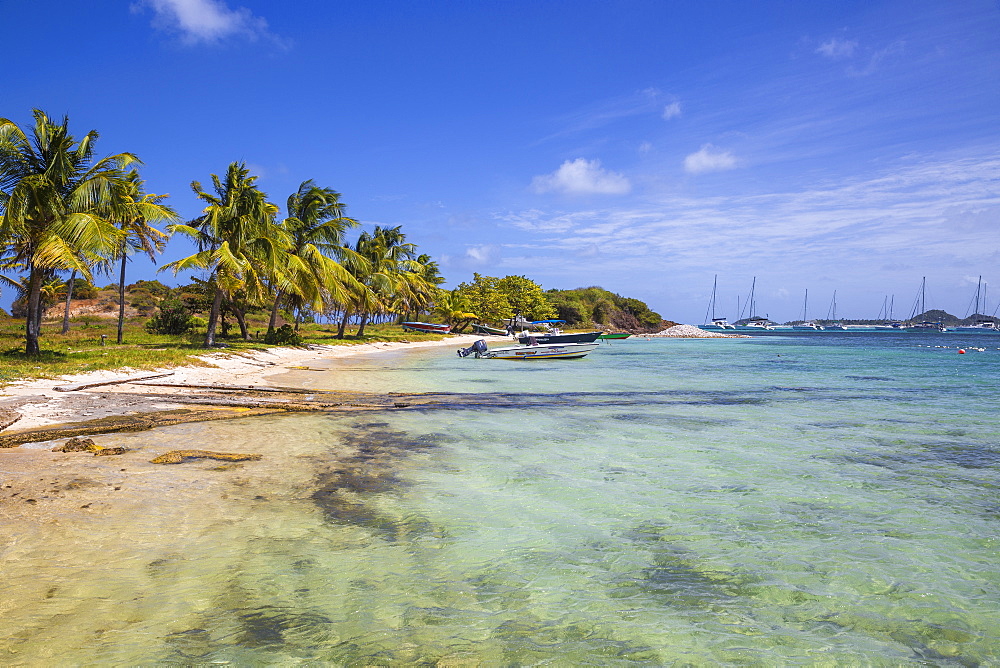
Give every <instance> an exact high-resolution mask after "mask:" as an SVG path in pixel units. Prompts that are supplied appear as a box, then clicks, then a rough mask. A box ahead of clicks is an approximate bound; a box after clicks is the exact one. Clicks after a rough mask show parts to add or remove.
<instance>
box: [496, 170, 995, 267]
mask: <svg viewBox="0 0 1000 668" xmlns="http://www.w3.org/2000/svg"><path fill="white" fill-rule="evenodd" d="M997 170H1000V155H998V156H987V157H981V158H967V159H957V160H953V161H937V162H930V161H928V162H921V161H918V160H909V161H906V162H902V163H901V164H899V165H897V166H896V168H895V169H893V170H892V171H888V172H886V173H884V174H882V175H878V176H874V177H871V178H868V179H857V180H849V181H844V182H840V183H829V184H825V185H823V186H817V187H814V188H810V189H805V190H800V191H791V192H774V193H766V194H760V195H756V196H717V197H699V198H697V199H695V198H686V197H679V196H676V195H673V196H668V197H663V198H661V199H659V200H656V201H651V202H648V203H647V204H645V205H641V206H637V205H635V203H633V205H632V206H625V207H617V208H609V207H602V208H596V209H595V208H588V209H581V210H576V211H544V210H541V209H531V210H526V211H521V212H511V213H506V214H502V215H498V216H497V218H498V219H499V220H500V221H501V223H502V224H506V225H509V226H512V227H515V228H517V229H519V230H522V231H523V232H524V233H525V234H524V235H521V238H523V239H524V241H525V244H526V246H525V248H526V251H527V250H528V249H530V252H531V253H533V254H534V255H535V258H536V259H535V264H539V265H542V264H544V265H545V266H547V267H549V268H551V269H553V270H556V269H557V268H561V269H563V270H566V271H570V272H572V271H573V270H574V269H573V268H574V267H578V265H579V262H580V258H581V257H591V256H592V255H593V249H594V247H595V246H596V247H597V248H599V249H600V251H601V256H600V257H599V258H593V259H590V260H588V261H587V262H588V264H587V267H588V271H591V270H592V271H594V272H600V271H616V270H617V271H623V272H630V273H633V274H634V273H635V272H642V271H643V270H644V268H645V269H646V270H648V271H654V270H656V269H657V268H658V267H662V266H664V265H665V264H666V265H669V266H671V267H672V268H673V269H674V270H675V271H678V272H681V271H683V270H685V269H692V268H693V269H696V270H702V269H703V268H704V267H713V266H715V267H717V266H726V267H730V268H731V269H732V270H733V271H739V269H740V268H742V267H748V266H752V267H759V266H767V267H769V271H770V272H771V273H772V274H773V275H775V277H777V276H778V275H780V274H782V273H785V274H788V275H791V276H796V275H798V276H800V277H801V276H812V275H818V274H819V273H820V272H823V271H828V272H834V273H838V275H842V274H843V272H842V271H840V269H842V268H843V267H848V266H849V267H852V268H853V270H854V273H855V274H856V275H857V277H858V279H859V280H862V281H864V280H869V279H870V275H873V274H875V273H878V272H880V271H882V270H883V267H884V266H888V265H890V264H891V263H893V262H897V261H898V260H899V258H904V257H905V258H907V259H908V261H909V262H910V263H912V264H913V265H914V266H924V267H930V266H935V267H937V266H940V265H941V264H942V263H953V264H954V265H955V266H957V267H962V268H965V267H968V266H985V265H983V264H980V263H982V262H985V261H986V258H988V257H990V256H992V255H995V254H996V253H997V252H998V250H1000V244H998V241H997V236H996V234H994V233H993V231H994V230H995V227H994V222H993V221H995V220H996V217H997V216H998V215H1000V195H997V193H996V191H995V188H994V187H993V184H994V183H995V174H996V173H997ZM914 239H920V240H921V242H920V243H919V244H916V245H915V244H914ZM515 247H516V246H515V245H510V246H506V248H508V250H512V249H514V248H515ZM797 280H799V279H797Z"/></svg>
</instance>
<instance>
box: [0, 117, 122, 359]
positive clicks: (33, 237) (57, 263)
mask: <svg viewBox="0 0 1000 668" xmlns="http://www.w3.org/2000/svg"><path fill="white" fill-rule="evenodd" d="M33 115H34V119H35V125H34V128H33V129H32V134H31V136H30V137H29V136H28V135H27V134H26V133H25V132H24V131H23V130H22V129H21V128H20V127H18V126H17V124H16V123H14V122H13V121H10V120H8V119H6V118H0V208H2V210H3V218H2V219H0V247H2V248H4V251H5V252H4V268H8V269H14V268H19V269H20V270H22V271H26V272H27V274H28V283H27V286H26V299H27V314H26V322H25V352H26V353H27V354H28V355H37V354H38V353H39V352H40V349H39V345H38V337H39V334H40V329H41V328H40V323H41V311H40V309H41V301H40V295H41V287H42V281H43V277H45V276H51V272H54V271H60V270H63V271H72V270H74V269H75V270H76V271H77V272H78V273H80V274H81V275H83V276H85V277H86V278H87V279H88V280H89V279H90V278H91V273H90V267H89V263H88V260H87V258H88V257H108V256H111V255H113V254H114V252H115V249H117V248H118V246H119V244H120V240H121V236H122V234H121V233H120V232H119V231H118V230H117V229H116V228H115V226H114V224H112V223H111V222H110V221H109V220H108V219H107V217H106V212H107V210H108V206H109V205H110V204H111V202H112V199H113V196H114V190H115V188H116V187H117V186H118V185H119V184H120V183H121V181H122V179H123V178H124V176H125V171H124V170H125V169H126V168H127V167H128V166H129V165H132V164H136V163H138V162H139V159H138V158H137V157H136V156H134V155H133V154H131V153H119V154H117V155H113V156H109V157H106V158H103V159H101V160H98V161H96V162H94V155H93V152H94V143H95V142H96V141H97V137H98V135H97V132H96V131H93V130H92V131H90V132H88V133H87V134H86V135H85V136H84V137H83V139H81V140H80V141H79V142H77V141H76V139H74V138H73V136H72V135H70V134H69V127H68V126H69V119H68V118H66V117H64V118H63V120H62V122H61V123H56V122H54V121H53V120H52V119H50V118H49V117H48V116H47V115H46V114H45V113H44V112H42V111H40V110H38V109H35V110H34V111H33Z"/></svg>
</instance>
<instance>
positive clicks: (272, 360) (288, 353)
mask: <svg viewBox="0 0 1000 668" xmlns="http://www.w3.org/2000/svg"><path fill="white" fill-rule="evenodd" d="M480 338H482V337H480V336H479V335H474V334H459V335H453V336H449V337H447V338H445V339H442V340H440V341H415V342H412V343H402V342H379V343H363V344H357V345H343V346H318V345H313V346H310V347H308V348H268V349H266V350H256V351H240V352H213V353H207V354H205V355H199V356H197V358H198V359H199V360H201V361H203V362H206V363H208V364H210V365H211V366H182V367H175V368H170V369H160V370H141V371H140V370H136V369H116V370H113V371H94V372H91V373H85V374H76V375H69V376H62V377H60V378H58V379H45V380H30V381H22V382H16V383H12V384H10V385H7V386H5V387H3V388H0V408H4V407H6V408H12V409H13V410H16V411H17V412H19V413H20V414H21V418H20V419H19V420H18V421H17V422H15V423H14V424H12V425H10V426H9V427H8V428H7V429H8V430H10V431H15V430H22V429H30V428H33V427H42V426H45V425H49V424H58V423H61V422H75V421H79V420H90V419H95V418H98V417H104V416H107V415H123V414H128V413H130V412H135V407H134V406H133V405H130V404H128V402H126V401H123V402H116V401H114V400H113V398H112V397H110V395H112V394H114V393H115V392H116V391H117V390H129V389H131V390H132V391H134V390H135V386H134V385H131V386H130V385H128V384H124V385H123V386H122V385H105V386H101V387H95V388H93V390H91V391H87V390H83V391H77V392H60V391H58V390H56V389H55V388H56V387H60V386H66V385H76V384H83V383H95V382H100V381H104V380H112V379H119V378H126V377H128V378H132V377H134V378H141V377H145V376H150V375H153V374H156V373H167V372H172V375H170V376H167V377H166V378H162V379H159V380H160V382H169V383H177V384H187V385H248V386H252V385H260V386H264V387H266V386H268V384H269V383H268V378H269V377H271V376H274V375H277V374H281V373H286V372H287V371H289V370H290V369H293V368H294V367H297V366H307V365H308V364H309V363H310V362H316V361H319V360H324V359H335V358H343V357H349V356H354V355H364V354H371V353H378V352H380V351H399V350H401V349H407V350H409V349H416V348H428V347H435V346H449V347H454V348H456V349H457V348H460V347H464V346H469V345H471V344H472V342H473V341H476V340H478V339H480ZM155 389H156V391H157V392H162V393H171V392H182V391H184V390H183V389H181V388H166V387H158V388H155ZM109 399H112V400H109ZM178 407H180V404H171V403H169V401H164V402H162V403H158V404H155V405H153V406H148V405H147V406H144V408H145V409H147V410H148V409H159V410H167V409H170V408H178Z"/></svg>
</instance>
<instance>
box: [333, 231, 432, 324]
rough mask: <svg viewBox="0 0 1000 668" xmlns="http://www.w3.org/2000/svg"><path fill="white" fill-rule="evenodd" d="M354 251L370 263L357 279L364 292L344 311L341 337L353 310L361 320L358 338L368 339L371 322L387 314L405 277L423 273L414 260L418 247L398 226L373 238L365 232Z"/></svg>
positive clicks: (374, 233) (356, 295)
mask: <svg viewBox="0 0 1000 668" xmlns="http://www.w3.org/2000/svg"><path fill="white" fill-rule="evenodd" d="M353 250H355V251H356V252H357V253H358V255H360V256H361V257H363V258H364V259H365V260H367V263H368V266H367V267H366V268H365V269H364V271H363V273H360V274H358V275H356V278H357V279H358V282H359V283H360V284H361V286H362V289H361V290H357V291H356V292H355V293H354V294H353V295H352V297H351V299H350V300H349V301H348V306H347V307H346V308H345V309H344V317H343V319H342V320H341V323H340V332H339V333H338V337H340V338H343V335H344V328H345V327H346V326H347V320H348V318H349V317H350V316H351V314H352V313H351V311H352V310H353V313H354V314H357V315H360V316H361V323H360V325H359V326H358V333H357V336H358V337H362V336H364V334H365V325H366V324H367V323H368V319H369V318H370V317H371V316H372V315H374V314H376V313H384V312H385V311H387V310H388V309H389V308H390V307H391V303H392V300H393V298H394V297H396V296H397V293H398V290H399V288H400V285H401V282H402V280H403V278H402V275H403V274H404V273H405V272H415V271H418V270H419V269H420V267H419V266H418V264H417V262H416V261H415V260H414V259H413V257H414V256H415V255H416V246H415V245H414V244H412V243H407V242H406V235H405V234H403V232H402V231H401V229H400V226H398V225H397V226H396V227H376V228H375V231H374V232H373V233H372V234H368V233H367V232H363V233H362V234H361V236H359V237H358V241H357V243H356V244H355V247H354V249H353Z"/></svg>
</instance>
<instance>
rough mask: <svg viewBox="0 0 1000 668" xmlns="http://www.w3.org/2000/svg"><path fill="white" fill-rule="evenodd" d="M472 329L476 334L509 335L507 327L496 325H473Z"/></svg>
mask: <svg viewBox="0 0 1000 668" xmlns="http://www.w3.org/2000/svg"><path fill="white" fill-rule="evenodd" d="M472 331H473V332H475V333H476V334H489V335H490V336H507V330H506V329H498V328H496V327H490V326H489V325H480V324H474V325H472Z"/></svg>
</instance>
